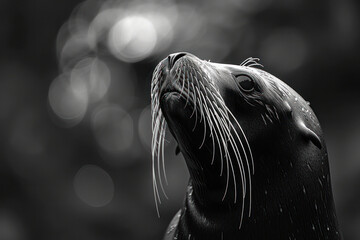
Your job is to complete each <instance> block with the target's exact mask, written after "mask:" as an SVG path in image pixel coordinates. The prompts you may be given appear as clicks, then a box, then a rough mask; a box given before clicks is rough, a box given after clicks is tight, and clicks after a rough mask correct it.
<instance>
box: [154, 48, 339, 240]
mask: <svg viewBox="0 0 360 240" xmlns="http://www.w3.org/2000/svg"><path fill="white" fill-rule="evenodd" d="M257 66H260V64H259V63H258V59H255V58H249V59H247V60H245V61H244V62H243V63H242V64H240V65H230V64H220V63H211V62H208V61H203V60H200V59H199V58H197V57H196V56H194V55H192V54H189V53H177V54H172V55H170V56H168V57H167V58H165V59H164V60H163V61H161V62H160V63H159V64H158V66H157V67H156V69H155V71H154V74H153V80H152V87H151V88H152V89H151V91H152V92H151V94H152V95H151V98H152V122H153V125H152V127H153V142H152V154H153V186H154V196H155V200H156V202H161V200H162V198H161V194H160V192H163V193H164V194H165V191H163V190H164V188H163V180H164V179H165V181H166V173H165V167H164V156H163V149H164V137H165V130H166V127H168V128H169V130H170V132H171V134H172V135H173V136H174V138H175V139H176V141H177V143H178V146H179V151H180V152H181V153H182V154H183V156H184V158H185V161H186V164H187V167H188V170H189V173H190V180H189V185H188V189H187V195H186V199H185V203H184V207H183V208H182V209H181V210H180V211H179V213H178V214H177V215H176V216H175V217H174V219H173V221H172V222H171V224H170V226H169V229H168V231H167V233H166V235H165V239H241V238H243V239H269V238H270V239H273V238H274V239H340V237H339V232H338V226H337V220H336V215H335V209H334V203H333V197H332V191H331V184H330V175H329V166H328V159H327V152H326V147H325V143H324V139H323V137H322V131H321V128H320V125H319V122H318V120H317V118H316V116H315V114H314V112H313V111H312V109H311V108H310V106H309V104H308V103H307V102H306V101H305V100H304V99H303V98H302V97H301V96H300V95H299V94H298V93H296V92H295V91H294V90H293V89H291V88H290V87H289V86H287V85H286V84H285V83H284V82H282V81H281V80H279V79H278V78H276V77H274V76H272V75H271V74H269V73H267V72H265V71H263V70H260V69H258V68H255V67H257ZM165 197H166V194H165Z"/></svg>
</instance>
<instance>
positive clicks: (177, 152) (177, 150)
mask: <svg viewBox="0 0 360 240" xmlns="http://www.w3.org/2000/svg"><path fill="white" fill-rule="evenodd" d="M179 153H180V148H179V145H177V146H176V148H175V155H179Z"/></svg>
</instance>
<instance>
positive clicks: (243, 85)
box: [235, 75, 255, 92]
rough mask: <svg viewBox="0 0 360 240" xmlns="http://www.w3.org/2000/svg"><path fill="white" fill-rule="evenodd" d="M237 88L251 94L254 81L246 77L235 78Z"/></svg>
mask: <svg viewBox="0 0 360 240" xmlns="http://www.w3.org/2000/svg"><path fill="white" fill-rule="evenodd" d="M235 77H236V80H237V84H238V86H239V88H240V89H241V90H242V91H244V92H252V91H253V90H254V86H255V83H254V80H253V79H252V78H251V77H249V76H247V75H238V76H235Z"/></svg>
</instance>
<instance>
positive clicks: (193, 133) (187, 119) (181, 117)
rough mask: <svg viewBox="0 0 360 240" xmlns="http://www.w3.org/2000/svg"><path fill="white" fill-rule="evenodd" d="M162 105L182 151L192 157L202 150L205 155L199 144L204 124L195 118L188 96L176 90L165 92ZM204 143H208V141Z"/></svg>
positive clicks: (171, 130) (201, 140) (201, 139)
mask: <svg viewBox="0 0 360 240" xmlns="http://www.w3.org/2000/svg"><path fill="white" fill-rule="evenodd" d="M160 105H161V109H162V111H163V113H164V117H165V119H166V122H167V123H168V126H169V130H170V132H171V133H172V134H173V136H174V137H175V139H176V141H177V143H178V145H179V148H180V151H181V152H182V153H183V154H184V155H185V156H186V155H191V156H192V158H195V157H196V156H197V155H198V154H199V153H200V152H201V153H202V155H201V156H203V155H204V152H203V150H202V149H201V148H199V146H200V145H201V143H202V142H203V135H204V133H203V132H204V126H203V124H202V123H199V122H198V121H197V120H196V119H195V115H194V107H193V105H192V104H191V103H189V102H187V100H186V96H184V95H183V94H180V93H179V92H176V91H172V92H166V93H163V94H162V96H161V101H160ZM203 145H206V142H205V143H203ZM194 146H196V147H194ZM204 148H205V147H204Z"/></svg>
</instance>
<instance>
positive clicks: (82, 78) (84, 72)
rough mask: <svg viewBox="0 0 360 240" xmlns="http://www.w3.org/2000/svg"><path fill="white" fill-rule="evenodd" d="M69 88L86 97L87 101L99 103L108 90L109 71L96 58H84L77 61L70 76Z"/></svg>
mask: <svg viewBox="0 0 360 240" xmlns="http://www.w3.org/2000/svg"><path fill="white" fill-rule="evenodd" d="M70 82H71V86H72V88H73V89H74V91H75V92H77V93H78V94H80V95H83V94H85V95H87V96H88V98H89V100H90V101H92V102H94V101H99V100H100V99H101V98H103V97H104V96H105V94H106V92H107V90H108V89H109V86H110V82H111V75H110V70H109V68H108V67H107V65H106V64H105V63H104V62H103V61H101V60H100V59H98V58H85V59H83V60H81V61H79V62H78V63H77V64H76V65H75V67H74V68H73V70H72V71H71V75H70Z"/></svg>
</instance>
